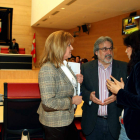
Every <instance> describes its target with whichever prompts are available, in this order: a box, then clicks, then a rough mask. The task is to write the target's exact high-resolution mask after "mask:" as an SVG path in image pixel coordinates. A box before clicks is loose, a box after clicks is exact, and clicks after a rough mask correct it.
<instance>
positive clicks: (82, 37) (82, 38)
mask: <svg viewBox="0 0 140 140" xmlns="http://www.w3.org/2000/svg"><path fill="white" fill-rule="evenodd" d="M129 14H130V13H128V14H124V15H120V16H116V17H113V18H109V19H106V20H102V21H98V22H95V23H91V28H90V31H89V35H88V34H86V33H83V31H82V29H81V32H80V34H79V36H78V37H76V38H75V42H74V43H73V47H74V50H73V52H72V54H73V55H75V56H77V55H80V56H81V58H87V59H88V60H91V58H92V56H93V46H94V43H95V41H96V40H97V39H98V38H99V37H100V36H109V37H111V38H112V40H113V42H114V47H115V50H114V58H115V59H118V60H122V61H126V62H128V61H129V60H128V58H127V55H126V54H125V49H126V47H125V46H124V45H123V38H124V37H125V35H122V19H123V18H126V17H128V16H129ZM137 14H138V15H140V10H139V11H137ZM77 30H78V28H75V29H71V30H69V32H70V33H71V34H72V35H73V34H74V33H73V32H75V31H77Z"/></svg>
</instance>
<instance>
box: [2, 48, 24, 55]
mask: <svg viewBox="0 0 140 140" xmlns="http://www.w3.org/2000/svg"><path fill="white" fill-rule="evenodd" d="M1 53H6V54H8V53H9V50H8V47H2V48H1ZM18 53H19V54H25V48H19V52H18Z"/></svg>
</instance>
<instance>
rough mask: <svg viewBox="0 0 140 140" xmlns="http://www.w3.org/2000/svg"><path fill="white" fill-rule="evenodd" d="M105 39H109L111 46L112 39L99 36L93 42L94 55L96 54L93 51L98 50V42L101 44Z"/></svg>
mask: <svg viewBox="0 0 140 140" xmlns="http://www.w3.org/2000/svg"><path fill="white" fill-rule="evenodd" d="M105 41H109V42H110V43H111V45H112V47H113V41H112V39H111V38H110V37H109V36H101V37H99V38H98V39H97V40H96V42H95V43H94V48H93V52H94V55H96V54H95V52H96V51H98V50H99V44H101V43H103V42H105Z"/></svg>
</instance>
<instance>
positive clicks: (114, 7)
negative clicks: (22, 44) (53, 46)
mask: <svg viewBox="0 0 140 140" xmlns="http://www.w3.org/2000/svg"><path fill="white" fill-rule="evenodd" d="M69 2H73V3H72V4H70V5H67V4H68V3H69ZM61 8H65V9H64V10H62V9H61ZM136 10H140V0H64V2H62V3H61V4H60V5H58V6H57V7H55V8H54V9H53V10H52V11H51V12H49V13H47V14H46V15H45V16H44V17H42V18H41V19H40V20H39V21H37V22H36V23H35V24H34V25H33V26H34V27H46V28H58V29H72V28H75V27H77V26H81V25H83V24H87V23H92V22H97V21H100V20H104V19H107V18H111V17H115V16H118V15H122V14H125V13H129V12H130V13H131V12H133V11H136ZM56 11H59V12H58V13H57V14H55V15H52V14H53V13H54V12H56ZM44 19H47V20H45V21H43V20H44Z"/></svg>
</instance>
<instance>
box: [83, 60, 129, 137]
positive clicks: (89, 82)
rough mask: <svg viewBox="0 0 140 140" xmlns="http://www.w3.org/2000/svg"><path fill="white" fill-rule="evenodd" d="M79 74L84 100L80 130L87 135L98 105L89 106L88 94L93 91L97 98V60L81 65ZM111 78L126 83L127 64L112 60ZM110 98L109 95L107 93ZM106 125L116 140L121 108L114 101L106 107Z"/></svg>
mask: <svg viewBox="0 0 140 140" xmlns="http://www.w3.org/2000/svg"><path fill="white" fill-rule="evenodd" d="M81 73H82V74H83V76H84V80H83V83H82V87H81V89H82V96H83V100H84V104H83V107H82V109H83V115H82V123H81V126H82V130H83V132H84V133H85V134H86V135H89V134H90V133H91V132H92V131H93V129H94V126H95V123H96V120H97V114H98V108H99V105H98V104H95V103H93V102H92V104H91V105H89V99H90V93H91V92H92V91H95V92H96V93H95V95H96V97H97V98H99V83H98V60H93V61H90V62H87V63H85V64H83V65H82V67H81ZM112 76H114V77H115V78H116V79H117V80H119V81H120V78H121V77H122V78H123V80H124V81H126V77H127V63H125V62H122V61H117V60H113V63H112ZM109 96H111V93H109ZM107 109H108V118H107V121H108V125H109V130H110V132H111V134H112V136H113V137H114V138H115V139H118V137H119V133H120V123H119V116H120V115H121V111H122V106H118V105H117V104H116V101H115V102H113V103H111V104H109V105H108V108H107Z"/></svg>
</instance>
